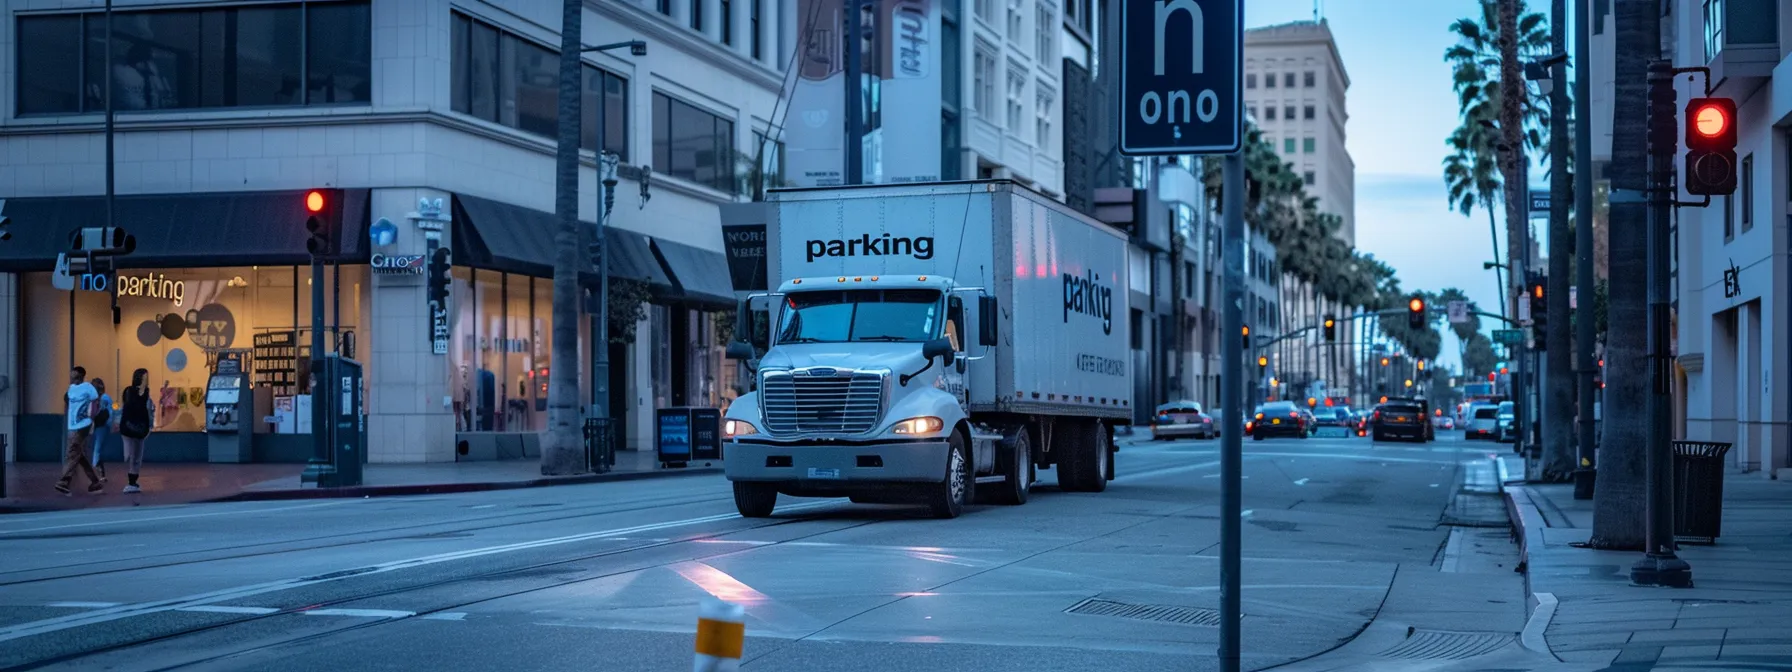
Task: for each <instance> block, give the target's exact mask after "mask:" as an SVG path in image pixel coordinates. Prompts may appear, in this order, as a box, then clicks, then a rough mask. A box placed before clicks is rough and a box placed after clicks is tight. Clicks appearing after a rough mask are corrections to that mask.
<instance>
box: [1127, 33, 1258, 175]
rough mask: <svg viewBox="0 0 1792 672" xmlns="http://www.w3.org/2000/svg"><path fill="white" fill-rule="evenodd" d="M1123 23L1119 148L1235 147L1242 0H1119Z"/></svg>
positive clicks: (1196, 150) (1181, 150)
mask: <svg viewBox="0 0 1792 672" xmlns="http://www.w3.org/2000/svg"><path fill="white" fill-rule="evenodd" d="M1120 29H1121V32H1120V52H1121V57H1120V116H1119V119H1120V152H1121V153H1122V154H1127V155H1130V156H1139V155H1175V154H1227V153H1231V152H1235V151H1238V148H1239V146H1240V145H1241V144H1242V143H1241V142H1240V140H1241V138H1240V136H1241V135H1242V131H1241V126H1242V121H1243V119H1242V112H1241V109H1242V107H1243V102H1242V97H1243V93H1244V92H1243V91H1242V90H1241V88H1242V87H1241V82H1242V80H1243V79H1244V72H1243V70H1244V0H1120Z"/></svg>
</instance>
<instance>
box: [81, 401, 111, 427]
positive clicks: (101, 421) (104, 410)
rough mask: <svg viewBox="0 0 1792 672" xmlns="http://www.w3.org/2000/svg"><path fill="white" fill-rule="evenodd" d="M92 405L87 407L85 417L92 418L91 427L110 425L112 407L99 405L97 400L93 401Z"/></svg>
mask: <svg viewBox="0 0 1792 672" xmlns="http://www.w3.org/2000/svg"><path fill="white" fill-rule="evenodd" d="M92 403H93V405H91V406H88V407H87V409H88V410H87V417H90V418H93V426H94V427H95V428H98V427H105V426H107V425H110V424H112V407H110V406H107V405H105V404H104V403H101V402H100V400H98V399H95V400H93V402H92Z"/></svg>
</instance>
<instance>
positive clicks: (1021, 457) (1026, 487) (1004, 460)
mask: <svg viewBox="0 0 1792 672" xmlns="http://www.w3.org/2000/svg"><path fill="white" fill-rule="evenodd" d="M1007 443H1008V444H1009V445H1008V450H1007V451H1006V452H1005V453H1003V454H1002V455H999V456H997V457H996V466H997V469H998V471H999V473H1001V474H1002V476H1004V477H1006V478H1007V479H1008V480H1007V481H1005V482H1003V483H1002V487H1001V489H1000V490H998V491H997V492H996V493H995V500H996V501H997V502H999V503H1002V504H1009V505H1020V504H1025V503H1027V496H1028V495H1029V494H1031V493H1032V491H1033V439H1032V436H1031V435H1030V434H1029V433H1028V432H1027V428H1026V427H1021V428H1020V429H1018V430H1016V431H1015V434H1014V440H1013V441H1009V442H1007Z"/></svg>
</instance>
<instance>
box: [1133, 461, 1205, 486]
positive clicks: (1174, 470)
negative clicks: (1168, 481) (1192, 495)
mask: <svg viewBox="0 0 1792 672" xmlns="http://www.w3.org/2000/svg"><path fill="white" fill-rule="evenodd" d="M1217 466H1220V463H1219V461H1218V460H1215V461H1212V462H1202V463H1200V464H1187V465H1183V466H1180V467H1167V468H1164V469H1153V470H1150V471H1141V472H1138V473H1132V474H1126V475H1124V476H1116V477H1114V480H1116V481H1130V480H1133V479H1137V478H1149V477H1152V476H1169V475H1171V474H1181V473H1186V472H1190V471H1200V470H1202V469H1208V468H1211V467H1217Z"/></svg>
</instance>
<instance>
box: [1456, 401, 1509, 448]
mask: <svg viewBox="0 0 1792 672" xmlns="http://www.w3.org/2000/svg"><path fill="white" fill-rule="evenodd" d="M1499 414H1500V411H1499V408H1498V407H1496V406H1493V405H1490V404H1475V405H1473V406H1470V407H1469V409H1468V422H1467V423H1466V424H1464V425H1463V427H1462V438H1464V439H1468V440H1471V441H1472V440H1474V439H1494V438H1497V437H1498V436H1499V431H1500V425H1499Z"/></svg>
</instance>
